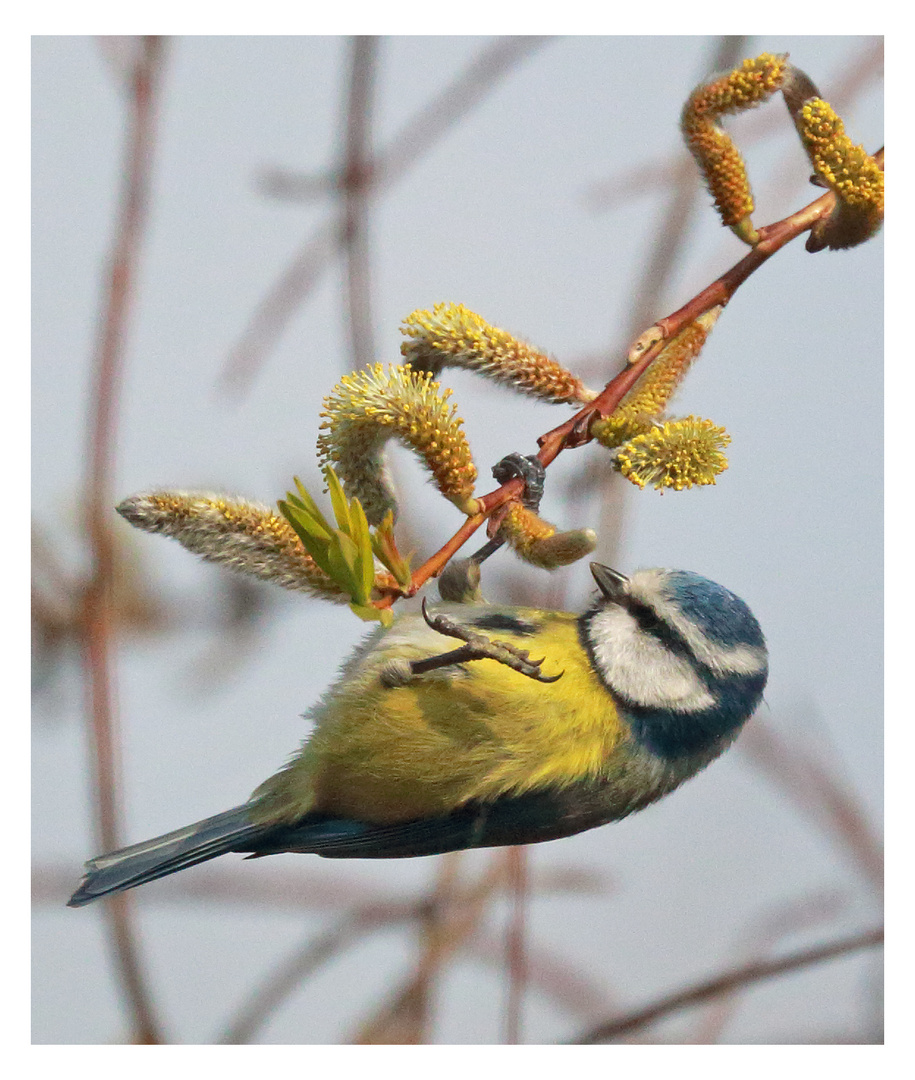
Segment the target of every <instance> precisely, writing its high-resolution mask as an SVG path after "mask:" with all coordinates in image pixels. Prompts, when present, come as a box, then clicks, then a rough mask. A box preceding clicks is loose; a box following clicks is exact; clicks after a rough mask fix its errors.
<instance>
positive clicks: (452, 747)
mask: <svg viewBox="0 0 915 1080" xmlns="http://www.w3.org/2000/svg"><path fill="white" fill-rule="evenodd" d="M490 610H491V609H489V608H482V607H475V606H470V605H459V606H455V607H454V608H452V609H449V614H450V615H451V614H454V613H455V612H456V613H457V615H456V616H455V617H461V618H466V619H468V621H471V622H472V618H473V613H475V612H477V613H478V612H487V611H490ZM498 610H499V611H500V612H505V611H512V612H518V613H519V619H520V618H521V617H523V618H524V619H525V620H526V623H525V626H526V629H525V631H524V632H523V633H518V634H513V633H512V632H511V630H510V629H503V628H501V627H500V629H499V630H498V631H493V632H491V633H490V636H491V637H493V638H496V639H498V640H500V641H507V642H509V643H511V644H513V645H516V646H517V647H518V648H521V649H527V650H529V651H530V653H531V655H532V657H534V658H539V657H541V656H543V657H545V661H544V664H543V669H542V670H543V671H544V674H548V675H549V674H555V673H557V672H559V671H562V672H563V675H562V678H560V679H559V680H558V681H557V682H555V683H541V682H537V681H535V680H533V679H530V678H528V677H527V676H525V675H522V674H520V673H519V672H516V671H514V670H512V669H510V668H508V667H506V666H505V665H503V664H500V663H498V662H497V661H495V660H489V659H486V660H475V661H472V662H469V663H467V664H464V665H461V666H458V667H450V668H445V669H440V670H436V671H433V672H429V673H427V674H424V675H421V676H419V677H416V678H414V679H413V680H412V681H411V682H409V683H408V684H407V685H405V686H397V687H389V686H386V685H385V684H384V682H383V681H382V679H381V677H380V673H381V671H382V670H383V668H384V666H385V663H387V662H388V661H389V660H390V658H391V656H392V655H394V656H397V657H398V658H406V659H411V660H412V659H422V658H426V657H429V656H435V655H438V654H440V653H442V652H447V651H449V650H450V649H451V648H453V647H454V646H455V645H456V644H457V643H456V642H455V641H454V640H453V639H450V638H447V637H443V636H442V635H441V634H438V633H436V632H434V631H431V630H430V629H429V628H428V627H427V626H426V624H425V623H424V622H423V621H422V620H421V619H419V618H418V617H410V616H407V617H404V618H403V619H401V620H399V621H398V623H395V625H394V627H393V628H392V630H391V631H388V635H390V636H385V637H380V638H379V639H378V641H379V643H380V644H381V646H382V647H379V646H377V645H376V647H374V648H372V649H370V650H367V651H363V652H362V653H361V654H357V657H356V659H355V663H351V664H350V665H348V666H347V667H346V668H345V669H344V674H343V676H342V677H341V679H340V681H339V682H338V683H337V684H336V685H335V686H334V687H332V688H331V690H330V691H329V692H328V694H327V695H326V697H325V699H324V701H323V703H322V704H321V706H320V707H319V708H318V710H316V713H315V721H316V726H315V729H314V731H313V733H312V735H311V737H310V739H309V740H308V742H307V743H306V745H305V747H304V748H303V751H302V753H301V754H300V755H299V757H298V758H296V759H295V760H294V761H293V762H291V763H290V765H289V766H288V767H287V768H286V769H284V770H282V771H281V772H280V773H278V774H277V776H276V777H273V778H271V780H270V781H268V782H267V784H266V785H263V786H262V789H260V795H261V796H264V795H266V797H267V798H268V801H269V804H270V807H271V809H270V814H271V817H272V818H273V819H274V820H282V819H285V820H292V819H294V818H295V817H297V816H301V814H303V813H307V812H309V811H319V812H321V813H326V814H334V815H339V816H342V817H347V818H355V819H357V820H360V821H369V822H378V823H388V822H398V821H409V820H413V819H416V818H423V817H430V816H436V815H441V814H446V813H449V812H451V811H452V810H454V809H456V808H458V807H460V806H463V805H464V804H466V803H468V802H470V801H475V802H487V801H491V800H493V799H496V798H499V797H501V796H504V795H515V794H524V793H525V792H528V791H534V790H540V789H561V788H563V787H565V786H568V785H574V784H576V783H580V782H582V781H585V782H588V781H592V780H593V781H598V780H599V779H600V778H601V777H602V776H604V775H606V773H607V770H608V769H610V771H618V770H615V769H614V768H613V765H612V762H613V758H614V756H615V755H618V754H621V753H623V754H624V753H625V749H624V745H625V744H628V743H629V741H630V740H629V737H628V729H627V727H626V726H625V724H624V723H623V721H622V720H621V718H620V715H619V712H618V710H617V708H616V706H615V704H614V701H613V699H612V697H611V696H610V694H609V693H608V692H607V690H606V689H605V688H604V687H603V686H602V684H601V683H600V681H599V680H598V679H597V678H596V676H595V675H594V673H593V671H592V670H591V667H590V663H589V661H588V657H587V654H586V653H585V651H584V649H583V648H582V647H581V644H580V643H579V640H578V634H577V625H576V619H575V616H573V615H566V614H565V613H557V612H550V613H543V612H538V611H535V610H530V611H529V610H527V609H498ZM468 613H469V614H468Z"/></svg>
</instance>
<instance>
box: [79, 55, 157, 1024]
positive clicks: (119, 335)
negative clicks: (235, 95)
mask: <svg viewBox="0 0 915 1080" xmlns="http://www.w3.org/2000/svg"><path fill="white" fill-rule="evenodd" d="M163 46H164V43H163V41H162V39H161V38H159V37H154V36H151V37H145V38H143V39H142V42H141V43H140V54H139V56H138V58H137V60H136V63H135V65H134V68H133V72H132V75H131V79H130V87H129V89H130V101H129V103H128V109H129V112H128V121H127V137H126V147H125V152H124V165H123V179H122V185H121V194H120V201H119V208H118V218H117V223H116V226H115V234H114V243H113V247H112V252H111V258H110V263H109V271H108V280H107V284H106V300H105V307H104V311H103V312H102V315H101V319H100V323H99V330H98V341H97V345H96V350H95V364H94V372H93V385H92V393H91V395H90V401H91V411H90V418H89V460H88V472H87V476H86V493H85V505H86V517H87V526H88V535H89V544H90V550H91V555H92V570H91V575H90V578H89V580H88V582H87V584H86V589H85V594H84V598H83V635H84V637H83V644H84V663H85V668H86V686H87V697H88V712H89V719H90V722H91V737H92V743H93V749H94V773H95V777H94V780H95V801H96V810H97V818H96V831H97V835H98V840H99V844H100V846H101V848H102V849H103V850H104V851H110V850H112V849H113V848H116V847H118V846H119V843H120V807H119V804H118V798H117V775H118V761H117V757H118V736H117V731H116V716H115V706H114V698H115V691H114V679H113V673H112V670H111V651H112V612H111V604H110V597H111V584H112V580H113V576H114V551H113V547H112V532H111V516H112V512H111V507H112V506H113V503H114V499H113V497H112V491H113V484H112V473H113V465H114V448H115V443H116V429H117V408H118V404H119V398H120V384H121V375H122V370H123V357H124V341H125V338H126V329H127V320H128V316H129V313H130V307H131V302H132V299H133V291H134V280H135V271H136V264H137V260H138V257H139V252H140V243H141V239H142V235H143V231H144V227H145V224H146V218H147V210H148V204H149V181H150V172H151V165H152V156H153V154H152V152H153V144H154V135H155V120H156V106H157V103H158V93H157V91H158V83H159V76H160V73H161V68H162V57H163ZM105 917H106V920H107V923H108V931H109V934H110V937H111V942H112V946H113V949H114V953H115V958H116V963H117V969H118V974H119V976H120V980H121V984H122V986H123V989H124V993H125V994H126V996H127V1000H128V1001H129V1003H130V1009H131V1013H132V1019H133V1024H134V1041H135V1042H137V1043H158V1042H161V1041H162V1038H161V1036H160V1031H159V1024H158V1022H157V1020H156V1018H155V1015H154V1009H153V1006H152V1002H151V998H150V993H149V990H148V987H147V985H146V980H145V977H144V974H143V970H142V965H141V963H140V958H139V952H138V948H137V942H136V937H135V932H134V926H133V923H132V920H131V918H130V907H129V900H128V899H127V898H126V897H124V896H117V897H114V898H112V899H111V900H109V901H108V902H107V903H106V905H105Z"/></svg>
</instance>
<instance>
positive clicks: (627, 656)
mask: <svg viewBox="0 0 915 1080" xmlns="http://www.w3.org/2000/svg"><path fill="white" fill-rule="evenodd" d="M588 637H589V639H590V642H591V648H592V649H593V650H594V659H595V662H596V664H597V666H598V667H599V669H600V671H601V674H602V675H603V677H604V679H605V680H606V682H607V684H608V685H609V686H610V687H611V688H612V689H613V690H616V691H618V692H619V693H620V694H622V695H623V697H626V698H628V699H629V700H630V701H632V702H633V703H635V704H637V705H645V706H649V707H652V706H653V707H664V708H671V707H673V708H676V709H678V710H680V711H683V712H699V711H701V710H703V709H709V708H711V707H712V706H713V705H714V704H715V699H714V698H713V697H712V695H711V694H710V693H709V692H708V690H707V689H706V688H705V685H704V684H703V682H702V680H701V679H700V678H699V676H698V675H697V674H696V672H695V670H694V669H693V667H692V665H691V664H690V663H689V661H688V660H684V659H683V658H682V657H680V656H677V655H676V654H675V653H672V652H671V651H670V650H669V649H667V648H665V647H664V645H662V644H661V642H660V641H658V639H657V638H655V637H653V636H652V635H651V634H646V633H645V632H644V631H642V630H640V629H639V626H638V623H637V622H636V621H635V619H634V618H633V617H632V616H631V615H630V614H629V612H628V611H625V610H624V609H623V608H621V607H616V606H615V605H611V606H610V607H607V608H604V609H603V610H602V611H598V612H597V614H595V615H594V616H593V617H592V619H591V620H590V622H589V624H588Z"/></svg>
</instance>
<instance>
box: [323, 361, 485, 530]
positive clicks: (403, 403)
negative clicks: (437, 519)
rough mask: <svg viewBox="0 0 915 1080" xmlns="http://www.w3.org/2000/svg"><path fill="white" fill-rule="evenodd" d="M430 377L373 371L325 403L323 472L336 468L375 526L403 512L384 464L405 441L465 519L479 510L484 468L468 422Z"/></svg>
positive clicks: (340, 387) (393, 369) (344, 382)
mask: <svg viewBox="0 0 915 1080" xmlns="http://www.w3.org/2000/svg"><path fill="white" fill-rule="evenodd" d="M450 394H451V391H450V390H442V389H441V388H440V387H439V385H438V383H436V382H433V381H432V376H431V374H430V373H428V372H418V371H414V370H413V369H412V368H410V367H401V366H398V365H390V366H389V367H388V368H387V369H385V368H384V367H383V366H382V365H381V364H370V365H369V366H368V367H366V369H365V370H364V371H357V372H354V373H353V374H352V375H344V377H343V378H342V379H341V380H340V382H339V383H338V384H337V386H336V387H334V390H333V392H332V393H331V394H330V395H329V396H328V397H326V398H325V399H324V411H323V412H322V413H321V416H322V417H324V422H323V423H322V424H321V431H322V434H321V435H320V436H319V438H318V453H319V455H320V458H321V465H322V467H323V466H324V465H328V464H330V465H333V468H334V470H335V472H336V473H337V475H338V476H339V477H340V480H341V481H342V482H343V486H344V488H345V489H346V492H347V494H348V495H350V496H351V497H352V496H355V497H356V498H358V499H359V501H360V503H362V507H363V509H364V510H365V515H366V518H367V519H368V522H369V524H370V525H379V524H381V522H382V521H383V520H384V517H385V515H386V514H387V513H389V512H391V513H395V514H396V510H397V506H396V502H395V498H394V492H393V489H392V487H391V484H390V480H389V477H388V475H387V470H386V468H385V464H384V457H383V451H384V444H385V443H386V442H387V441H388V439H392V438H393V439H397V440H398V441H399V442H401V443H403V445H404V446H407V447H409V448H410V449H411V450H413V451H414V452H415V453H416V454H417V455H418V456H419V457H420V458H421V459H422V461H423V462H424V464H425V465H426V467H427V468H428V469H429V471H430V472H431V473H432V478H433V480H434V482H435V485H436V487H438V489H439V491H440V492H441V493H442V494H443V495H444V496H445V497H446V498H447V499H450V500H451V501H452V502H453V503H455V505H456V506H458V507H459V508H461V509H462V510H464V511H465V512H468V513H469V512H472V510H473V506H474V503H473V498H472V496H473V485H474V481H475V480H476V477H477V470H476V466H475V465H474V463H473V457H472V455H471V453H470V447H469V445H468V443H467V438H466V436H465V434H464V431H463V420H461V418H460V417H459V416H457V409H456V407H455V406H454V405H448V404H447V399H448V397H449V396H450Z"/></svg>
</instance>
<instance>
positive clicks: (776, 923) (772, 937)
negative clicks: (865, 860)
mask: <svg viewBox="0 0 915 1080" xmlns="http://www.w3.org/2000/svg"><path fill="white" fill-rule="evenodd" d="M845 906H846V905H845V902H844V898H843V897H842V896H841V895H840V894H839V893H837V892H821V893H814V894H813V895H811V896H802V897H800V898H799V899H797V900H794V901H792V902H791V903H790V904H779V905H778V906H776V907H773V908H772V909H771V910H769V911H766V912H764V913H763V915H762V916H761V917H760V918H758V919H756V920H755V921H754V924H753V925H752V927H750V928H749V930H748V931H747V932H745V934H744V935H743V936H744V938H745V940H744V942H743V944H742V946H741V948H740V950H739V951H740V953H743V955H744V962H745V963H762V962H763V961H764V960H765V959H766V956H767V954H768V953H770V952H771V951H772V950H774V949H775V948H776V947H777V946H778V945H779V943H780V942H781V941H783V940H784V939H785V938H786V937H788V936H789V935H791V934H797V933H799V932H802V931H808V930H811V929H814V928H815V927H817V926H819V925H821V924H822V923H824V922H830V921H832V920H834V919H835V918H836V917H837V916H838V915H839V914H841V912H842V909H843V908H844V907H845ZM742 989H743V987H741V988H739V989H735V990H734V991H733V993H730V994H723V995H722V996H721V997H720V998H718V999H717V1000H716V1001H715V1002H714V1003H713V1004H712V1006H711V1007H710V1008H709V1010H708V1013H707V1015H706V1016H705V1017H702V1018H701V1019H700V1023H699V1027H698V1029H697V1032H696V1035H695V1037H694V1038H693V1039H692V1040H691V1041H692V1042H694V1043H697V1044H699V1045H710V1044H712V1043H716V1042H718V1041H719V1040H720V1039H721V1034H722V1032H723V1031H724V1029H725V1027H726V1025H727V1024H728V1022H729V1021H730V1020H731V1019H732V1018H733V1016H734V1013H735V1012H736V1011H737V1009H738V1007H739V1005H740V1002H741V1000H742V999H741V993H740V991H741V990H742Z"/></svg>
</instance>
